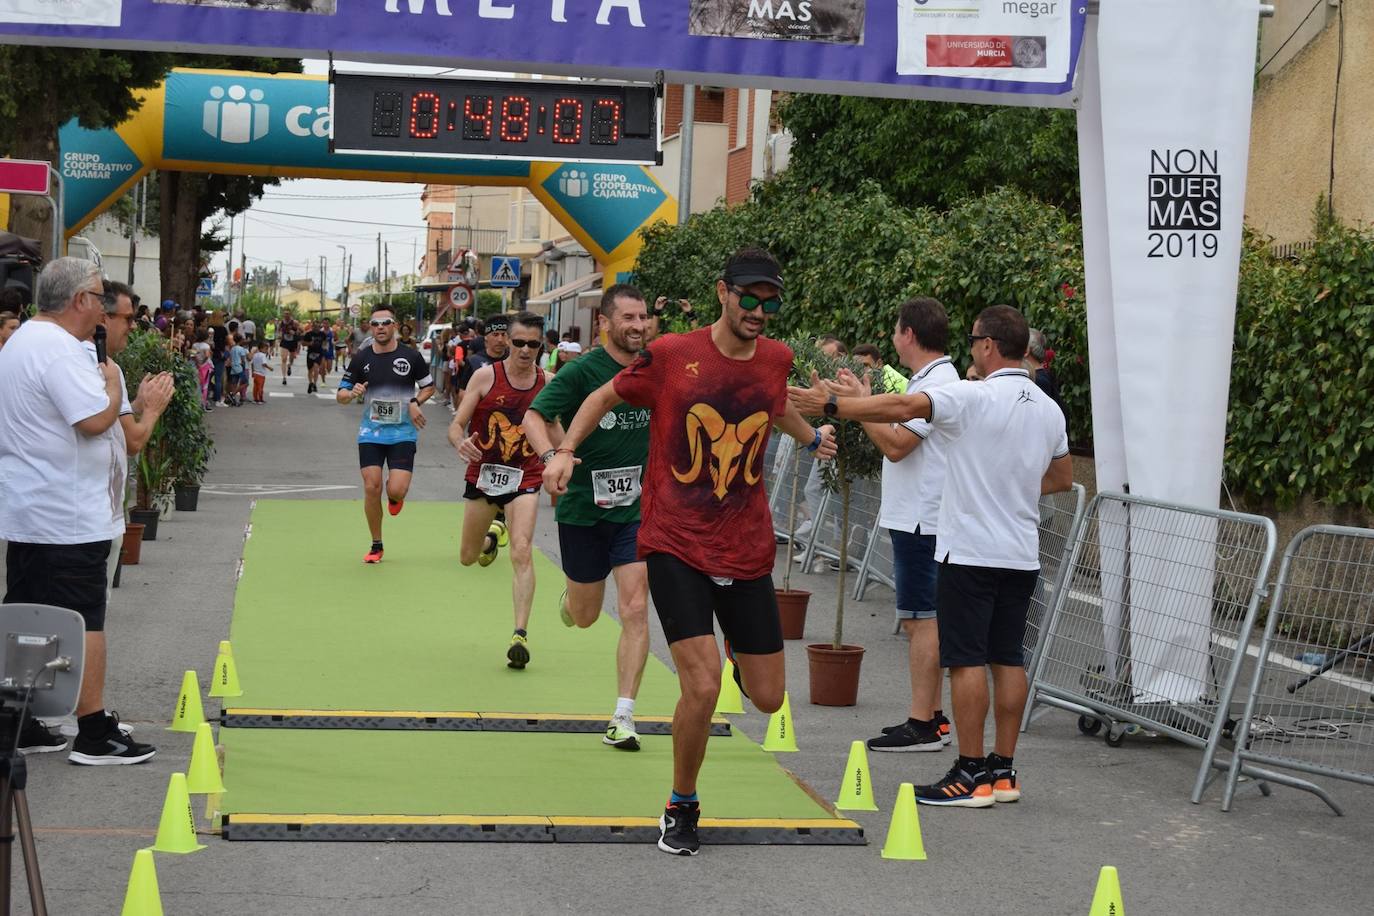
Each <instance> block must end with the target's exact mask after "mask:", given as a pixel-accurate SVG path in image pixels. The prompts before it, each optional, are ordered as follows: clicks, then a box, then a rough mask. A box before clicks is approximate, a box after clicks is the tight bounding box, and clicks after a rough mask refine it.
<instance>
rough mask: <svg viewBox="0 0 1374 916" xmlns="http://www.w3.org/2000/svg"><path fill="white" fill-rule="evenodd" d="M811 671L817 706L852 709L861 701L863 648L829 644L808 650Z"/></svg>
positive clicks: (813, 698)
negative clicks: (860, 678)
mask: <svg viewBox="0 0 1374 916" xmlns="http://www.w3.org/2000/svg"><path fill="white" fill-rule="evenodd" d="M806 658H807V661H808V662H809V663H810V668H811V702H812V704H813V705H815V706H853V705H854V704H855V703H857V702H858V701H859V666H860V665H862V664H863V660H864V649H863V646H840V648H838V649H836V648H835V647H833V646H832V645H830V644H829V643H820V644H819V645H810V646H807V647H806Z"/></svg>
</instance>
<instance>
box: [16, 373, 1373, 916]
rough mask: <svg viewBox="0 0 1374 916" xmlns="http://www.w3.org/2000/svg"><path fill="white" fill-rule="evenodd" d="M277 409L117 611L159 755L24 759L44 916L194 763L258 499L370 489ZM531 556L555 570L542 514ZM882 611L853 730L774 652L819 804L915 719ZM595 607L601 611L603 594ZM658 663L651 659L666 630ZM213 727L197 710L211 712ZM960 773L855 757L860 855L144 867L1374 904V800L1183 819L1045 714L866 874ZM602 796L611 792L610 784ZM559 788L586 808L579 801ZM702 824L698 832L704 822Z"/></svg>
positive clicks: (258, 860)
mask: <svg viewBox="0 0 1374 916" xmlns="http://www.w3.org/2000/svg"><path fill="white" fill-rule="evenodd" d="M268 390H269V392H270V393H271V394H273V395H274V397H272V398H271V399H270V402H269V404H268V405H267V406H265V407H254V406H246V407H242V408H235V409H230V408H220V409H218V410H216V411H215V412H214V413H213V414H212V415H211V417H210V427H211V430H212V432H213V434H214V436H215V440H216V444H217V448H218V455H217V457H216V458H215V460H214V463H213V465H212V466H211V469H210V473H209V475H208V479H207V482H206V487H205V489H204V490H203V491H202V494H201V499H200V509H199V511H198V512H195V513H175V512H174V513H172V514H170V515H169V516H167V517H166V518H164V519H163V521H162V523H161V531H160V534H159V538H158V540H157V541H156V542H155V543H148V544H145V545H144V551H143V563H142V564H141V565H140V566H137V567H132V568H129V569H126V570H125V572H124V577H123V585H122V587H121V588H120V589H119V590H117V591H116V592H115V597H114V601H113V604H112V606H111V610H110V624H109V628H110V629H109V647H110V649H109V652H110V676H109V684H108V692H107V695H108V702H109V705H110V706H111V707H112V708H114V709H116V710H118V711H119V712H120V714H121V715H122V716H123V718H124V719H125V720H126V721H128V722H131V723H133V724H134V725H135V726H136V728H137V729H138V733H139V735H140V737H142V738H143V739H145V740H151V741H152V742H154V743H155V744H157V746H158V748H159V750H160V753H159V754H158V756H157V757H156V758H154V759H153V760H152V761H150V762H149V763H148V764H145V765H142V766H136V767H104V768H84V767H75V766H71V765H69V764H68V763H67V762H66V760H65V755H57V754H50V755H44V756H41V757H36V758H30V761H29V762H30V778H29V799H30V804H31V807H32V810H33V815H34V819H35V822H36V824H37V832H38V848H39V854H40V859H41V862H42V866H43V873H44V877H45V881H46V884H47V891H48V900H49V905H50V910H51V912H53V913H55V914H91V916H96V914H100V916H106V914H112V913H117V912H119V907H120V905H121V902H122V900H123V895H124V888H125V883H126V881H127V878H128V873H129V867H130V864H131V862H132V859H133V854H134V852H135V850H137V849H139V848H140V847H143V846H147V845H150V844H151V842H152V838H153V835H154V833H155V829H156V825H157V820H158V816H159V813H160V811H161V806H162V798H163V792H164V791H165V789H166V785H167V777H168V774H170V773H172V772H174V771H176V770H179V769H182V768H183V767H184V766H185V763H186V760H187V759H188V756H189V753H190V736H187V735H181V734H174V733H171V732H166V731H164V730H163V729H164V728H165V726H166V724H167V723H168V721H169V719H170V716H171V713H172V708H173V704H174V702H175V699H176V695H177V690H178V686H179V684H180V680H181V675H182V672H183V671H184V670H185V669H187V668H196V669H198V670H200V671H201V672H202V674H204V673H205V672H206V671H208V669H209V668H210V666H211V663H212V661H213V658H214V653H215V648H216V645H217V642H218V640H220V639H223V638H226V635H227V633H228V628H229V622H230V615H231V611H232V606H233V600H234V585H235V579H236V576H235V573H236V569H237V564H238V560H239V557H240V552H241V547H242V542H243V535H244V526H245V525H246V524H247V523H248V520H249V512H250V505H251V500H252V499H253V498H254V497H256V496H283V497H288V498H299V499H338V498H348V499H352V498H357V497H358V496H359V495H360V493H361V491H360V489H359V487H358V474H357V462H356V451H355V449H354V446H353V443H354V432H355V421H354V416H353V414H351V413H345V411H344V410H343V409H342V408H339V407H337V406H335V405H334V404H332V403H330V401H329V400H327V399H326V398H317V397H314V396H307V395H306V394H305V384H304V380H303V379H302V378H299V377H293V378H292V379H291V383H290V384H289V385H287V386H282V385H281V383H280V381H278V380H276V379H274V380H273V382H272V384H270V385H269V387H268ZM288 394H289V395H290V397H284V396H281V395H288ZM427 413H428V416H429V418H430V421H431V424H432V425H431V428H430V429H429V430H428V431H426V432H425V433H424V434H423V441H422V445H421V449H420V454H419V459H418V466H417V472H416V478H415V488H414V490H412V498H418V499H427V500H448V501H452V500H455V499H456V498H457V497H458V494H459V493H460V469H459V465H458V461H457V459H456V456H455V455H453V453H452V451H451V450H450V449H449V448H448V446H447V444H446V443H445V441H444V436H443V429H444V428H445V427H446V426H447V423H448V419H449V414H448V411H447V410H446V409H445V408H443V407H441V406H431V407H429V408H428V410H427ZM455 521H456V513H455ZM398 522H399V523H401V524H403V523H404V516H402V517H401V518H400V519H399V520H398ZM388 524H393V522H391V521H388ZM761 536H765V537H766V536H769V535H768V534H767V533H762V534H761ZM536 544H537V546H538V547H539V548H540V549H543V550H545V551H546V552H548V553H550V554H551V555H556V553H557V539H556V535H555V532H554V529H553V524H552V512H551V511H550V510H548V509H547V507H545V508H544V509H543V510H541V516H540V529H539V532H538V536H537V539H536ZM366 546H367V535H366V529H365V527H364V522H363V518H362V513H361V511H359V515H358V550H357V553H356V555H354V554H350V555H348V556H341V557H339V558H338V560H339V562H340V563H357V562H359V559H360V557H361V554H362V553H363V552H364V550H365V549H366ZM301 549H303V550H307V549H309V547H308V545H302V547H301ZM455 563H456V558H455ZM796 581H797V580H796V579H795V578H794V585H795V584H796ZM802 583H803V587H807V588H810V589H811V590H812V591H813V592H814V593H815V596H814V598H813V602H812V607H813V611H812V618H811V621H810V622H809V623H808V627H807V631H808V632H807V635H808V637H809V638H811V639H812V640H816V641H819V640H821V639H824V638H828V633H829V631H830V628H831V626H832V623H833V610H831V609H832V608H833V606H834V604H833V601H834V594H835V587H834V576H833V575H827V576H805V577H803V578H802ZM557 595H558V585H557V584H555V583H547V582H545V583H540V586H539V591H538V594H537V596H536V609H535V623H536V626H538V625H540V620H541V617H542V620H543V624H544V625H557V624H556V623H555V611H554V602H555V601H556V600H557ZM890 599H891V594H890V593H889V592H887V591H886V590H885V589H882V588H875V589H873V590H872V591H871V592H870V597H869V599H868V600H866V601H864V602H861V603H858V604H851V605H850V606H849V609H848V613H847V623H846V635H847V641H853V642H858V643H860V644H862V645H863V646H865V647H866V649H867V655H866V657H865V661H864V669H863V679H862V686H861V691H860V701H859V705H858V706H856V707H854V708H848V709H826V708H820V707H814V706H811V705H810V704H809V703H808V702H807V686H806V685H807V672H806V660H805V651H804V647H803V644H802V643H789V644H788V647H787V663H788V683H789V686H790V689H791V693H792V697H793V704H792V708H793V712H794V717H795V728H796V733H797V735H798V742H799V744H800V748H801V750H800V752H799V753H796V754H788V755H781V758H782V763H783V765H784V766H786V767H788V768H789V769H791V770H793V771H794V772H795V773H796V774H797V775H798V776H800V777H801V778H802V779H804V780H806V781H807V782H808V783H810V784H811V785H812V786H813V787H814V788H815V789H816V790H817V791H818V792H819V793H820V794H821V795H823V796H825V797H828V798H833V797H834V794H835V792H836V790H837V786H838V782H839V780H840V778H841V776H842V772H843V769H844V764H845V758H846V755H847V752H848V749H849V743H850V741H852V740H854V739H856V738H867V737H871V736H872V735H874V734H876V733H877V730H878V728H879V727H880V726H883V725H888V724H891V723H892V722H895V721H898V720H899V719H900V718H902V717H903V716H904V715H905V709H906V704H907V677H906V672H905V658H906V645H905V642H904V641H903V640H901V639H900V638H898V637H894V636H892V635H891V629H892V627H891V615H892V610H891V604H890ZM347 600H348V596H347V595H343V594H333V593H331V590H330V584H329V583H328V582H321V583H320V602H319V609H318V613H320V614H321V615H322V616H323V617H326V618H327V615H328V608H329V605H330V603H331V602H334V601H347ZM608 604H611V605H612V606H613V602H612V599H611V598H610V597H609V596H608ZM651 616H652V615H651ZM654 651H655V652H656V653H657V654H658V655H659V656H660V657H661V658H664V659H666V658H667V653H666V651H665V650H664V646H663V642H662V635H661V632H660V631H659V630H658V628H657V624H656V622H655V624H654ZM217 710H218V706H217V705H216V703H215V701H210V700H207V708H206V712H207V715H210V716H213V715H214V714H215V713H216V712H217ZM737 723H738V725H739V727H742V728H743V729H744V730H745V731H746V732H748V733H749V734H750V735H751V736H752V737H754V738H756V739H760V738H761V737H762V734H763V729H764V725H765V724H766V718H765V717H764V716H762V715H760V714H758V713H756V712H755V713H751V714H750V715H748V716H745V717H737ZM588 740H592V741H595V740H598V739H597V738H596V737H595V736H589V738H588ZM607 753H608V755H609V754H611V753H613V752H611V751H610V750H609V749H608V751H607ZM952 759H953V758H952V751H946V752H944V753H941V754H887V755H884V754H873V755H871V766H872V778H873V781H874V785H875V791H876V795H877V798H878V804H879V806H880V807H881V808H882V809H883V810H882V811H881V812H878V813H876V814H861V815H858V816H857V818H856V819H857V820H859V821H860V822H861V823H862V824H863V825H864V826H865V828H866V829H867V832H868V836H869V839H870V845H869V846H867V847H862V848H826V847H814V848H797V847H714V848H711V847H707V848H706V849H705V850H704V851H703V853H702V855H701V856H700V857H698V858H696V859H691V860H688V859H677V858H673V857H669V856H667V855H664V854H662V853H660V852H658V851H657V850H656V849H655V848H654V847H653V846H651V845H645V846H643V847H638V846H636V847H624V846H608V845H607V846H595V845H586V846H583V845H542V844H541V845H504V844H495V845H476V844H470V845H465V844H433V845H426V844H394V845H393V844H361V843H359V844H351V843H336V844H288V843H262V844H251V843H227V842H224V841H221V840H218V839H215V838H206V839H205V842H208V843H209V848H208V849H206V850H204V851H202V852H198V853H195V854H193V855H190V856H161V855H160V856H158V857H157V866H158V877H159V880H160V882H161V890H162V901H163V906H164V908H165V911H166V912H167V913H168V914H169V916H170V914H195V916H221V914H223V916H228V914H234V916H242V914H245V913H270V914H293V916H314V914H319V916H353V914H359V916H361V914H368V916H389V914H397V916H400V914H404V916H419V914H441V913H443V914H450V913H494V912H501V913H509V914H515V913H548V912H576V913H583V912H585V913H593V912H596V913H602V912H607V911H629V912H656V913H698V912H728V913H736V912H747V913H757V914H762V913H813V912H814V913H838V912H902V913H940V914H964V913H968V914H974V913H978V914H983V913H1016V914H1047V916H1050V914H1055V916H1057V914H1071V913H1086V912H1087V911H1088V906H1089V903H1090V901H1091V898H1092V894H1093V888H1094V885H1095V882H1096V877H1097V873H1098V869H1099V868H1100V867H1101V866H1102V865H1108V864H1110V865H1115V866H1117V868H1118V869H1119V870H1120V874H1121V880H1122V885H1123V888H1124V895H1125V901H1126V907H1127V909H1128V910H1129V912H1131V913H1132V914H1133V916H1134V914H1147V913H1158V914H1176V913H1181V912H1197V913H1242V912H1244V913H1303V914H1306V916H1319V914H1350V913H1357V912H1368V911H1369V906H1370V904H1369V900H1368V896H1367V894H1368V890H1367V888H1368V882H1367V880H1365V879H1361V878H1360V877H1359V876H1360V875H1362V874H1363V875H1367V874H1368V868H1369V853H1370V845H1369V831H1368V823H1369V822H1370V816H1371V814H1374V793H1371V792H1370V790H1368V789H1366V788H1361V787H1358V786H1355V785H1353V784H1350V783H1335V784H1334V791H1335V794H1336V795H1337V797H1338V798H1339V799H1340V800H1341V801H1342V802H1343V803H1344V804H1345V805H1346V808H1347V813H1348V816H1346V817H1344V818H1338V817H1335V816H1333V815H1332V814H1331V813H1330V812H1329V811H1328V810H1327V809H1326V807H1325V806H1324V805H1323V804H1321V803H1320V802H1319V801H1318V800H1317V799H1316V798H1314V797H1312V796H1310V795H1307V794H1304V793H1299V792H1295V791H1292V790H1286V789H1276V790H1275V793H1274V795H1273V796H1272V797H1270V798H1262V797H1260V796H1259V794H1258V792H1257V791H1255V790H1254V788H1253V787H1252V788H1244V789H1242V791H1241V793H1240V796H1239V797H1238V800H1237V803H1236V807H1235V809H1234V810H1233V811H1232V812H1231V813H1230V814H1222V813H1221V811H1220V810H1219V796H1220V787H1219V786H1213V788H1212V789H1211V790H1209V792H1208V794H1207V796H1206V797H1205V799H1204V803H1203V804H1202V805H1197V806H1195V805H1192V804H1190V803H1189V802H1188V794H1189V792H1190V790H1191V786H1192V782H1193V779H1194V776H1195V773H1196V766H1197V761H1198V753H1197V752H1196V751H1194V750H1191V749H1188V748H1183V747H1180V746H1178V745H1174V744H1171V743H1168V742H1165V741H1152V740H1128V741H1127V743H1126V745H1125V746H1124V747H1121V748H1119V749H1111V748H1108V747H1106V746H1105V745H1104V743H1103V742H1102V741H1101V740H1100V739H1090V738H1086V737H1083V736H1080V735H1079V734H1078V732H1077V729H1076V728H1075V725H1074V718H1073V717H1072V716H1070V715H1068V714H1065V713H1060V712H1053V713H1050V714H1049V715H1047V716H1045V717H1044V718H1043V719H1041V720H1040V721H1039V722H1038V723H1037V724H1036V725H1034V726H1033V727H1032V729H1031V731H1030V733H1029V734H1028V735H1026V736H1025V737H1024V739H1023V742H1022V744H1021V747H1020V749H1019V751H1018V754H1017V762H1018V765H1019V766H1020V768H1021V770H1022V778H1023V785H1024V798H1023V801H1022V802H1021V803H1019V804H1016V805H998V806H997V807H995V808H994V809H989V810H981V811H973V810H964V809H952V810H931V809H925V808H923V809H921V824H922V827H923V833H924V838H925V845H926V850H927V852H928V854H929V861H927V862H919V863H906V862H901V863H899V862H887V861H884V860H883V859H881V858H880V856H879V851H880V849H881V847H882V842H883V837H884V834H885V831H886V829H887V821H888V812H889V811H890V810H891V806H892V801H893V799H894V798H895V795H896V791H897V785H898V783H899V782H903V781H915V782H922V781H933V780H934V779H936V778H938V777H939V776H940V775H942V774H943V772H944V770H945V769H946V768H947V766H948V765H949V763H950V762H951V761H952ZM668 777H669V774H668V773H665V774H664V790H665V793H666V791H667V789H668V782H669V779H668ZM607 778H613V775H612V773H611V772H610V771H609V769H608V772H607ZM567 791H569V792H577V791H578V786H577V784H576V781H575V780H574V779H570V780H569V783H568V785H567ZM703 803H704V810H705V811H706V813H708V814H709V813H710V804H711V800H710V799H709V798H704V799H703ZM647 813H653V812H647ZM16 855H17V853H16ZM17 866H18V863H17V862H16V868H17ZM14 887H15V890H16V898H17V900H16V903H15V912H28V911H29V910H28V903H27V898H26V894H25V891H24V888H23V877H22V871H19V873H18V875H17V876H16V878H15V880H14Z"/></svg>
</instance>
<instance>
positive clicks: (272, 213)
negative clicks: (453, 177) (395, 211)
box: [250, 209, 429, 230]
mask: <svg viewBox="0 0 1374 916" xmlns="http://www.w3.org/2000/svg"><path fill="white" fill-rule="evenodd" d="M250 212H253V213H266V214H268V215H269V216H289V217H291V218H293V219H318V220H324V221H326V222H331V223H355V224H357V225H359V226H385V227H388V228H395V229H426V230H427V229H429V224H428V223H377V222H373V221H372V220H370V219H345V218H344V217H342V216H306V215H305V214H304V213H283V212H281V211H280V210H258V209H254V210H252V211H250Z"/></svg>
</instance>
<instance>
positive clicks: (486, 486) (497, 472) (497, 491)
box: [477, 464, 525, 496]
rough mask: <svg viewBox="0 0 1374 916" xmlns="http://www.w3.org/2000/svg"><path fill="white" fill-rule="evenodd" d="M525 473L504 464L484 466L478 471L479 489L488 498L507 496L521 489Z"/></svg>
mask: <svg viewBox="0 0 1374 916" xmlns="http://www.w3.org/2000/svg"><path fill="white" fill-rule="evenodd" d="M524 476H525V472H524V471H522V470H521V469H520V468H512V467H507V466H506V465H504V464H484V465H482V466H481V467H480V468H478V469H477V489H479V490H481V491H482V492H483V493H485V494H487V495H488V496H506V495H508V494H510V493H514V492H515V491H516V490H518V489H520V481H521V479H522V478H523V477H524Z"/></svg>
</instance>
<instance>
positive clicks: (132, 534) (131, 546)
mask: <svg viewBox="0 0 1374 916" xmlns="http://www.w3.org/2000/svg"><path fill="white" fill-rule="evenodd" d="M142 554H143V526H142V525H141V524H138V523H137V522H127V523H125V525H124V544H123V545H122V546H121V547H120V548H119V562H120V563H121V564H123V565H124V566H137V565H138V561H139V558H140V557H141V556H142Z"/></svg>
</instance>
